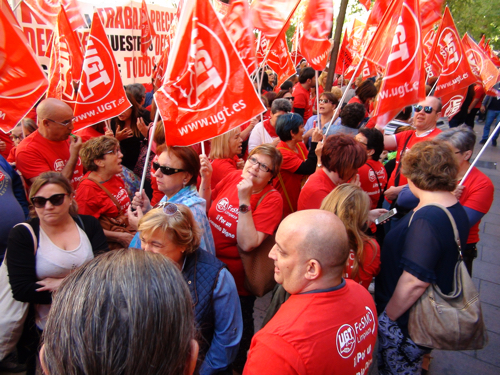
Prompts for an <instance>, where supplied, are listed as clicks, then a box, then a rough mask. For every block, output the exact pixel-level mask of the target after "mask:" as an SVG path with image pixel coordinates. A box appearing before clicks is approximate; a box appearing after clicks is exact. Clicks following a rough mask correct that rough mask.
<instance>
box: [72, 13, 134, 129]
mask: <svg viewBox="0 0 500 375" xmlns="http://www.w3.org/2000/svg"><path fill="white" fill-rule="evenodd" d="M130 106H131V104H130V102H129V101H128V99H127V96H126V95H125V89H124V88H123V84H122V79H121V77H120V72H119V71H118V66H117V65H116V61H115V58H114V56H113V51H112V49H111V46H110V45H109V41H108V38H107V37H106V33H105V31H104V27H103V26H102V23H101V20H100V18H99V16H98V14H97V12H95V13H94V16H93V18H92V27H91V29H90V35H89V38H88V39H87V46H86V50H85V58H84V61H83V70H82V76H81V79H80V87H79V90H78V95H77V98H76V103H75V111H74V114H75V121H74V125H75V131H76V130H80V129H83V128H86V127H88V126H91V125H94V124H97V123H98V122H101V121H104V120H107V119H110V118H112V117H115V116H118V115H119V114H120V113H122V112H124V111H125V110H126V109H127V108H130Z"/></svg>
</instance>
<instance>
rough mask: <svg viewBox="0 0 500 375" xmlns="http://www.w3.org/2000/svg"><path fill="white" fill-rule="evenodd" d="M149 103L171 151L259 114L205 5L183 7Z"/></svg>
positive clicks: (250, 86)
mask: <svg viewBox="0 0 500 375" xmlns="http://www.w3.org/2000/svg"><path fill="white" fill-rule="evenodd" d="M155 100H156V103H157V105H158V109H159V111H160V114H161V117H162V119H163V122H164V124H165V137H166V141H167V144H168V145H172V146H188V145H192V144H195V143H199V142H201V141H204V140H207V139H210V138H213V137H216V136H217V135H220V134H223V133H225V132H227V131H229V130H231V129H233V128H235V127H237V126H239V125H241V124H243V123H245V122H246V121H249V120H250V119H251V118H253V117H255V116H256V115H258V114H259V113H261V112H263V111H265V108H264V106H263V105H262V103H261V101H260V99H259V97H258V95H257V93H256V92H255V89H254V87H253V84H252V81H251V80H250V77H249V76H248V73H247V71H246V69H245V66H244V65H243V62H242V61H241V59H240V57H239V55H238V52H237V51H236V50H235V48H234V46H233V45H232V43H231V41H230V39H229V37H228V35H227V34H226V32H225V29H224V27H223V26H222V24H221V22H220V20H219V18H218V17H217V15H216V14H215V11H214V9H213V8H212V5H211V4H210V2H209V1H206V0H197V1H189V2H186V3H185V4H184V9H183V12H182V15H181V17H180V20H179V26H178V31H177V33H176V35H175V39H174V41H173V44H172V50H171V53H170V56H169V63H168V66H167V71H166V74H165V80H164V84H163V86H162V87H161V88H160V89H159V90H158V91H157V92H156V93H155Z"/></svg>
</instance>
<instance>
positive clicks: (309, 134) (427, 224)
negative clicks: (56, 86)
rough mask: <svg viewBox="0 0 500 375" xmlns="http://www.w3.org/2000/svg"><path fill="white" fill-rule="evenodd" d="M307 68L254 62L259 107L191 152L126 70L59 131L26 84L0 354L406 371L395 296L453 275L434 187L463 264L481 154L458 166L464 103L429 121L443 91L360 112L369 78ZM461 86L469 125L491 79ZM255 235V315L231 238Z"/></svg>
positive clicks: (3, 228) (210, 369) (156, 365)
mask: <svg viewBox="0 0 500 375" xmlns="http://www.w3.org/2000/svg"><path fill="white" fill-rule="evenodd" d="M316 73H317V72H315V71H314V69H313V68H311V67H307V66H301V69H300V74H298V76H297V77H293V78H291V79H290V80H288V81H286V82H285V83H283V84H282V85H281V86H280V87H277V85H276V80H277V77H276V76H275V75H274V73H272V72H269V75H268V73H266V72H263V77H264V79H263V85H262V90H261V94H262V98H263V102H264V103H265V104H266V107H267V108H268V111H267V112H266V113H264V114H262V115H261V116H259V117H258V118H256V119H253V120H252V121H250V122H249V123H247V124H242V125H241V126H240V127H236V128H234V129H232V130H231V131H229V132H227V133H225V134H222V135H219V136H218V137H216V138H214V139H212V140H210V141H209V142H206V147H205V149H207V150H208V152H207V155H205V154H202V153H201V148H200V147H178V146H169V145H167V144H166V141H165V134H164V129H163V124H162V123H161V122H159V123H158V127H157V131H156V132H155V133H153V132H152V126H151V123H150V121H151V118H152V117H154V116H151V113H150V112H149V111H148V109H147V108H146V107H145V106H146V105H149V102H146V98H147V93H146V91H147V90H146V89H145V88H144V86H143V85H137V84H134V85H130V86H127V87H126V91H127V97H128V99H129V101H130V103H131V104H132V106H131V107H130V108H129V109H127V110H126V111H125V112H123V113H122V114H120V115H119V116H117V117H116V118H113V119H111V121H110V122H109V123H101V124H96V125H94V126H93V127H91V128H87V129H84V130H82V131H81V132H76V134H73V110H72V108H71V107H70V106H69V105H68V104H66V103H64V102H62V101H59V100H57V99H54V98H47V99H44V100H42V101H41V102H40V103H39V104H38V105H37V107H36V115H35V116H34V119H29V118H26V119H23V121H22V122H21V123H20V124H19V125H18V126H16V127H15V128H14V129H13V130H12V132H11V138H12V143H10V144H9V147H7V144H6V143H5V142H4V141H1V142H2V143H1V144H0V146H1V147H0V151H1V152H2V155H4V156H5V158H4V156H0V176H1V179H0V183H1V184H2V185H1V186H2V190H1V192H2V193H1V195H0V204H1V207H2V208H3V211H4V212H6V213H7V212H8V213H9V214H8V215H2V218H1V219H0V232H1V233H0V258H1V260H2V261H4V262H6V266H7V269H8V275H9V282H10V286H11V288H12V294H13V297H14V299H15V300H17V301H21V302H26V303H29V306H30V307H29V310H28V316H27V318H26V321H25V323H24V332H23V335H22V337H21V338H20V340H19V342H18V345H17V347H14V348H12V349H13V350H12V354H10V355H9V356H8V357H6V358H4V359H3V361H2V362H1V366H9V365H12V366H16V368H22V369H26V370H27V373H28V374H35V373H36V368H37V363H40V365H41V367H42V369H43V371H44V372H45V373H46V374H50V375H54V374H73V373H74V374H81V373H87V374H100V373H106V374H115V373H116V374H123V373H139V372H140V373H144V374H191V373H199V374H233V373H239V374H241V373H243V374H248V375H249V374H271V373H272V374H305V373H315V374H327V373H338V374H358V373H367V371H368V369H369V368H370V367H373V366H378V369H379V372H380V374H396V373H400V372H398V371H399V370H398V369H401V368H404V369H405V370H404V372H401V373H404V374H418V373H420V371H421V370H422V360H423V358H424V356H426V355H428V354H429V352H430V350H429V349H428V348H424V347H421V346H419V345H417V344H415V343H414V342H413V341H412V340H411V337H410V335H409V333H408V316H409V311H410V309H411V307H412V305H413V304H414V303H415V302H416V301H417V300H418V298H419V297H420V296H421V295H422V294H423V293H424V291H425V290H426V288H427V287H428V286H429V285H430V284H437V285H438V286H439V287H440V289H441V290H442V291H443V292H444V293H448V292H450V291H451V290H452V287H453V286H452V282H453V272H454V268H455V264H456V262H457V260H458V252H457V248H456V244H455V237H454V233H453V227H452V224H451V222H450V220H449V219H448V216H447V215H446V213H445V212H444V211H442V210H441V209H440V208H437V207H433V206H432V205H433V204H439V205H441V206H444V207H446V208H447V209H448V211H449V212H450V213H451V215H452V217H453V218H454V220H455V222H456V226H457V228H458V232H459V236H460V239H461V242H462V243H463V244H466V247H465V248H464V254H463V257H464V261H465V263H466V265H467V269H468V271H469V273H470V274H471V275H472V271H473V260H474V258H475V257H476V256H477V249H476V244H477V243H478V241H479V223H480V221H481V218H482V217H483V216H484V215H485V214H486V213H487V212H488V210H489V209H490V207H491V204H492V202H493V192H494V187H493V184H492V182H491V181H490V179H489V178H488V177H487V176H486V175H484V174H483V173H482V172H481V171H480V170H479V169H477V168H472V171H471V172H470V173H469V174H468V176H467V178H465V180H464V181H463V183H460V182H461V180H462V179H463V178H464V176H465V174H466V172H467V171H468V170H469V167H470V160H471V158H472V154H473V151H474V146H475V143H476V136H475V133H474V131H473V130H472V127H473V123H474V122H472V126H471V124H470V121H468V120H467V119H469V117H467V116H464V117H463V121H462V122H463V123H465V125H462V124H461V122H460V121H455V122H454V123H450V126H452V125H453V126H454V125H457V126H456V127H452V128H450V129H447V130H445V131H442V130H441V129H439V128H438V127H437V123H438V120H439V119H440V118H441V117H442V115H443V114H442V111H441V110H442V104H441V100H440V99H439V98H437V97H434V96H432V95H430V96H427V97H426V98H425V100H423V101H421V102H420V103H416V105H415V106H413V107H408V108H405V109H404V110H403V111H402V112H401V113H400V114H399V115H398V116H397V117H396V119H395V120H393V121H391V123H390V124H387V128H386V129H384V127H382V126H381V127H379V126H377V127H374V126H373V124H370V122H369V119H370V117H371V112H372V110H373V101H374V100H377V93H378V89H377V86H376V85H375V84H374V80H372V79H366V80H361V79H358V80H356V84H353V86H354V87H352V86H351V87H346V86H345V85H344V80H343V79H342V77H340V78H339V79H337V81H336V82H335V83H334V84H335V85H334V89H332V90H331V91H325V88H324V87H323V85H324V81H325V77H326V74H322V75H321V76H320V79H319V81H320V83H321V84H320V85H319V87H320V89H319V90H318V93H316V92H315V91H316V90H313V88H315V87H316ZM337 83H338V86H337ZM345 90H349V91H352V93H351V94H352V95H351V98H350V99H349V100H348V103H345V104H341V102H340V98H341V96H342V92H343V91H345ZM312 91H314V93H312ZM479 91H480V90H473V91H472V94H471V95H473V96H474V100H471V101H470V103H467V111H468V114H470V113H473V114H474V115H475V114H476V113H478V112H479V111H483V112H484V111H485V110H487V111H488V112H487V114H486V125H487V126H485V129H484V132H485V133H484V134H483V137H482V138H481V140H480V143H484V142H483V140H485V139H487V137H488V134H489V131H490V127H491V125H492V124H493V123H494V121H495V119H497V120H496V121H498V114H499V113H500V99H499V98H497V97H491V96H484V92H483V93H482V95H483V97H481V95H480V94H481V93H480V92H479ZM316 95H318V98H319V100H318V101H317V103H318V105H317V106H315V103H316V99H317V98H316V97H315V96H316ZM481 103H482V104H481ZM339 106H341V108H338V107H339ZM148 108H150V107H148ZM337 109H338V110H339V111H338V112H339V113H340V115H339V116H337V118H335V112H336V111H337ZM153 110H154V103H153ZM473 119H474V118H473ZM367 123H368V124H367ZM459 125H460V126H459ZM493 125H494V124H493ZM496 137H498V135H496ZM149 142H152V143H153V147H152V154H151V158H150V162H149V164H146V163H145V160H146V159H147V158H146V156H147V151H148V147H147V146H148V143H149ZM493 146H496V138H494V141H493ZM388 152H389V153H391V152H392V154H389V157H388ZM389 159H390V160H389ZM144 169H145V170H146V171H147V172H148V173H147V177H146V181H145V187H144V189H143V190H139V189H138V183H137V182H138V180H140V176H141V175H142V172H143V170H144ZM394 208H396V210H397V214H396V215H394V216H392V217H391V218H390V219H387V220H386V221H385V222H384V223H383V224H380V225H376V224H375V220H376V219H377V218H379V217H380V216H381V215H382V214H384V213H386V212H388V210H391V209H394ZM22 222H26V223H27V224H28V226H24V225H17V224H19V223H22ZM29 228H31V229H32V231H30V230H29ZM269 238H272V239H273V238H275V244H274V246H273V247H272V249H271V250H270V252H269V258H270V259H271V260H272V262H273V263H274V279H275V281H276V282H277V285H276V287H275V288H274V290H273V297H272V303H271V306H270V308H269V309H270V310H269V311H268V317H266V319H265V325H264V327H263V328H262V329H261V330H260V331H258V332H254V318H253V312H254V303H255V301H256V295H255V294H253V293H252V292H251V291H250V290H249V288H248V287H247V284H246V283H247V282H248V280H247V278H246V276H247V275H246V271H245V264H244V262H243V259H242V258H243V255H244V254H251V253H252V252H256V251H258V250H259V249H260V248H261V247H262V246H264V244H265V243H266V240H268V239H269ZM370 293H372V294H373V296H372V295H371V294H370ZM377 338H378V340H377ZM377 341H378V345H376V343H377ZM37 358H38V359H39V361H38V362H37ZM5 368H7V369H8V367H5ZM11 369H12V368H11Z"/></svg>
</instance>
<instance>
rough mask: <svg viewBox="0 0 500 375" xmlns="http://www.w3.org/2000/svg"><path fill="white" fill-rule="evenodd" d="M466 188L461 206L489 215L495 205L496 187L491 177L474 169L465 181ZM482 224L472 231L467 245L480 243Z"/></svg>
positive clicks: (475, 225)
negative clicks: (480, 227) (493, 204)
mask: <svg viewBox="0 0 500 375" xmlns="http://www.w3.org/2000/svg"><path fill="white" fill-rule="evenodd" d="M464 186H465V189H464V192H463V193H462V196H461V197H460V200H459V202H460V204H461V205H462V206H464V207H469V208H470V209H473V210H475V211H479V212H482V213H487V212H488V211H489V210H490V208H491V205H492V203H493V194H494V192H495V187H494V186H493V183H492V182H491V180H490V179H489V177H488V176H486V175H485V174H484V173H483V172H481V171H480V170H479V169H477V168H476V167H474V168H472V171H471V172H470V173H469V176H467V178H466V179H465V181H464ZM480 223H481V220H480V221H478V222H477V223H476V224H474V226H473V227H472V228H471V229H470V231H469V238H468V239H467V243H477V242H479V224H480Z"/></svg>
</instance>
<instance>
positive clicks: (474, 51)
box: [462, 33, 500, 92]
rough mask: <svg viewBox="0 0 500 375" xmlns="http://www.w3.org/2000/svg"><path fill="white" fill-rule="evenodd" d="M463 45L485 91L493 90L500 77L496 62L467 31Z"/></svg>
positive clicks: (473, 71)
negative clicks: (494, 62)
mask: <svg viewBox="0 0 500 375" xmlns="http://www.w3.org/2000/svg"><path fill="white" fill-rule="evenodd" d="M462 45H463V46H464V49H465V54H466V56H467V61H469V65H470V67H471V69H472V73H474V75H475V76H476V78H478V79H480V80H481V82H482V84H483V87H484V91H486V92H487V91H489V90H491V89H492V88H493V86H494V85H495V83H496V82H497V81H498V79H499V78H500V77H499V75H500V74H499V72H498V69H497V68H496V67H495V64H493V62H492V61H491V60H490V58H489V57H488V56H487V55H486V54H485V53H484V51H483V50H482V49H481V48H480V47H479V46H478V45H477V44H476V42H474V40H472V38H471V37H469V35H468V34H467V33H465V35H464V37H463V38H462Z"/></svg>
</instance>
